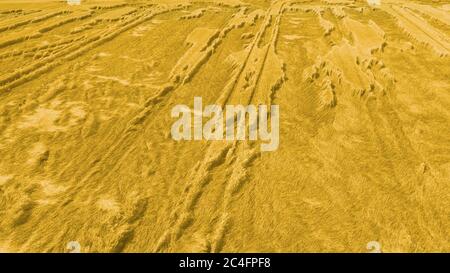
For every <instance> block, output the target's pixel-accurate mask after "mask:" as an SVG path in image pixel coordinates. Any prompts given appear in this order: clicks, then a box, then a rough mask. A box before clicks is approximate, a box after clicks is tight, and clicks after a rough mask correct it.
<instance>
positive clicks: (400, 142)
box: [0, 0, 450, 252]
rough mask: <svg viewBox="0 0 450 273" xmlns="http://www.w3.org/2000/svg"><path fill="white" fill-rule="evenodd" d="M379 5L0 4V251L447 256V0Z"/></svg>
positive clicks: (217, 0)
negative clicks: (224, 130)
mask: <svg viewBox="0 0 450 273" xmlns="http://www.w3.org/2000/svg"><path fill="white" fill-rule="evenodd" d="M368 2H374V3H372V4H369V3H368ZM368 2H367V1H357V0H323V1H301V0H299V1H295V0H274V1H264V0H203V1H202V0H198V1H188V0H154V1H144V0H136V1H132V0H129V1H120V2H119V1H103V2H102V1H86V0H84V1H83V0H82V1H81V3H80V4H79V5H69V4H68V3H66V1H41V0H40V1H31V0H30V1H0V252H69V251H70V249H68V244H69V246H70V242H78V243H79V246H80V251H81V252H369V251H370V250H369V249H368V247H367V246H368V245H367V244H368V243H369V242H372V241H375V242H378V243H379V246H380V249H379V250H380V251H382V252H450V218H449V217H450V1H394V0H391V1H387V0H382V1H368ZM375 2H381V3H375ZM194 97H202V99H203V103H204V104H205V105H206V104H218V105H227V104H229V105H237V104H242V105H248V104H253V105H259V104H264V105H270V104H272V105H279V107H280V129H279V134H280V144H279V148H278V149H277V150H276V151H272V152H261V151H260V148H259V147H260V145H259V144H260V141H206V140H202V141H175V140H173V139H172V137H171V125H172V123H173V122H174V119H173V118H172V117H171V109H172V108H173V107H174V106H175V105H179V104H185V105H188V106H190V107H192V105H193V100H194Z"/></svg>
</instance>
